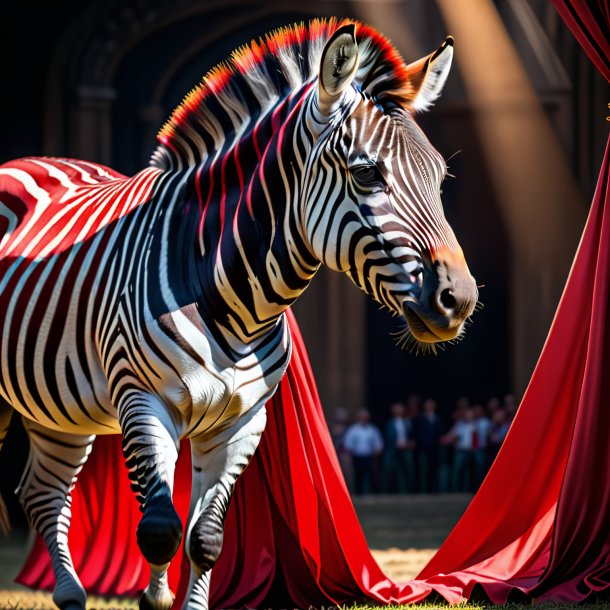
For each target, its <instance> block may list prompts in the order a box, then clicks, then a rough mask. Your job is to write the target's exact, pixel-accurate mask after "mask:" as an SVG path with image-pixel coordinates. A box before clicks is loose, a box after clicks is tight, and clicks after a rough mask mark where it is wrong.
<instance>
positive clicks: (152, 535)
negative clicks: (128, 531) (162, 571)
mask: <svg viewBox="0 0 610 610" xmlns="http://www.w3.org/2000/svg"><path fill="white" fill-rule="evenodd" d="M137 539H138V546H139V547H140V550H141V551H142V555H144V557H145V559H146V561H148V562H149V563H152V564H154V565H164V564H166V563H169V562H170V561H171V559H172V557H173V556H174V555H175V554H176V551H177V550H178V547H179V546H180V541H181V540H182V521H181V520H180V517H179V516H178V513H177V512H176V509H175V508H174V505H173V504H172V500H171V498H170V497H169V496H166V495H162V496H159V497H157V498H155V499H154V501H153V502H151V503H150V505H149V506H147V507H146V509H145V511H144V515H143V516H142V520H141V521H140V524H139V525H138V531H137Z"/></svg>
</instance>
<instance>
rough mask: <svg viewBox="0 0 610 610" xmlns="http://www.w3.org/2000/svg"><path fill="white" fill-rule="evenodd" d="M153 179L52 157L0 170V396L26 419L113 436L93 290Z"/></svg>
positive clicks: (149, 172) (151, 174) (153, 174)
mask: <svg viewBox="0 0 610 610" xmlns="http://www.w3.org/2000/svg"><path fill="white" fill-rule="evenodd" d="M159 173H160V172H159V170H156V169H146V170H144V171H142V172H140V173H138V174H136V175H135V176H133V177H131V178H126V177H124V176H122V175H121V174H119V173H117V172H115V171H113V170H111V169H109V168H106V167H103V166H101V165H95V164H92V163H87V162H83V161H75V160H71V159H51V158H26V159H20V160H17V161H12V162H9V163H6V164H4V165H2V166H0V348H1V349H0V365H1V374H0V397H1V398H2V399H3V400H4V401H6V402H8V403H9V404H10V405H11V406H13V407H14V408H16V409H17V410H18V411H20V412H21V413H22V414H23V415H25V416H26V417H29V418H31V419H35V420H37V421H39V422H40V423H42V424H43V425H46V426H48V427H52V428H56V429H62V430H66V431H68V430H70V429H73V430H74V431H78V432H83V431H87V430H89V431H90V432H91V433H100V432H103V431H107V432H118V423H117V421H116V413H115V411H114V409H113V408H112V406H111V405H110V401H109V400H108V383H107V379H106V378H105V374H104V372H103V366H102V363H101V361H100V357H99V352H98V350H97V346H96V332H97V331H98V330H99V324H100V323H101V321H102V317H103V312H104V302H103V294H104V290H103V288H104V286H101V284H103V283H104V281H105V278H107V273H106V272H105V271H106V270H107V268H108V265H109V264H110V252H111V250H112V241H113V239H114V236H115V235H116V234H117V232H118V230H119V225H120V223H121V220H122V219H124V218H125V217H126V216H127V215H129V214H130V212H132V211H133V210H135V209H136V208H138V206H140V205H141V204H143V203H145V202H147V201H149V200H150V196H151V192H152V190H153V187H154V184H155V181H156V178H157V176H158V174H159ZM100 288H102V289H100ZM106 316H108V314H106Z"/></svg>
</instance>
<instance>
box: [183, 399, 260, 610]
mask: <svg viewBox="0 0 610 610" xmlns="http://www.w3.org/2000/svg"><path fill="white" fill-rule="evenodd" d="M266 422H267V412H266V410H265V407H264V406H262V407H258V408H257V410H256V411H254V412H251V413H249V414H247V415H246V416H244V418H243V421H242V422H238V423H237V424H236V425H235V426H234V427H233V428H232V429H230V430H229V431H228V433H227V434H224V435H223V434H221V435H219V436H217V437H214V438H213V439H211V440H209V441H206V442H196V441H193V440H192V439H191V450H192V461H193V491H192V496H191V510H190V515H189V524H188V530H187V537H186V545H185V548H186V551H187V554H188V556H189V559H190V561H191V582H190V586H189V595H188V597H187V599H186V600H185V603H184V606H183V607H184V608H185V609H188V610H207V608H208V596H209V586H210V576H211V571H212V568H213V566H214V564H215V563H216V560H217V559H218V557H219V555H220V551H221V549H222V541H223V529H224V520H225V516H226V513H227V508H228V506H229V500H230V499H231V492H232V491H233V486H234V485H235V482H236V481H237V479H238V478H239V476H240V475H241V473H242V472H243V471H244V469H245V468H246V466H247V465H248V463H249V462H250V459H251V458H252V456H253V455H254V452H255V451H256V448H257V447H258V444H259V441H260V438H261V434H262V433H263V430H264V429H265V424H266Z"/></svg>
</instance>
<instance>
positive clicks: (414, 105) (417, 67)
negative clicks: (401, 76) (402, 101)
mask: <svg viewBox="0 0 610 610" xmlns="http://www.w3.org/2000/svg"><path fill="white" fill-rule="evenodd" d="M452 59H453V36H447V38H446V39H445V41H444V42H443V44H442V45H441V46H440V47H439V48H438V49H437V50H436V51H434V53H431V54H430V55H427V56H426V57H422V58H421V59H419V60H417V61H415V62H413V63H412V64H409V65H408V66H407V70H408V73H409V82H410V84H411V91H412V93H411V99H410V100H409V103H408V104H407V107H408V108H409V110H415V111H416V112H419V111H422V110H428V108H430V106H432V104H433V103H434V102H435V101H436V100H437V99H438V97H439V95H440V94H441V91H442V90H443V87H444V85H445V81H446V80H447V76H449V70H450V69H451V60H452Z"/></svg>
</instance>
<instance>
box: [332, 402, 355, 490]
mask: <svg viewBox="0 0 610 610" xmlns="http://www.w3.org/2000/svg"><path fill="white" fill-rule="evenodd" d="M348 426H349V413H348V411H347V409H346V408H345V407H337V408H336V409H335V411H334V413H333V419H332V421H331V423H330V436H331V438H332V441H333V445H334V447H335V451H336V452H337V458H338V459H339V464H340V466H341V470H342V472H343V477H344V478H345V482H346V483H347V486H348V487H349V488H350V489H351V487H352V482H353V472H352V457H351V455H350V454H349V453H348V451H347V450H346V449H345V445H344V440H345V432H346V431H347V428H348Z"/></svg>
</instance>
